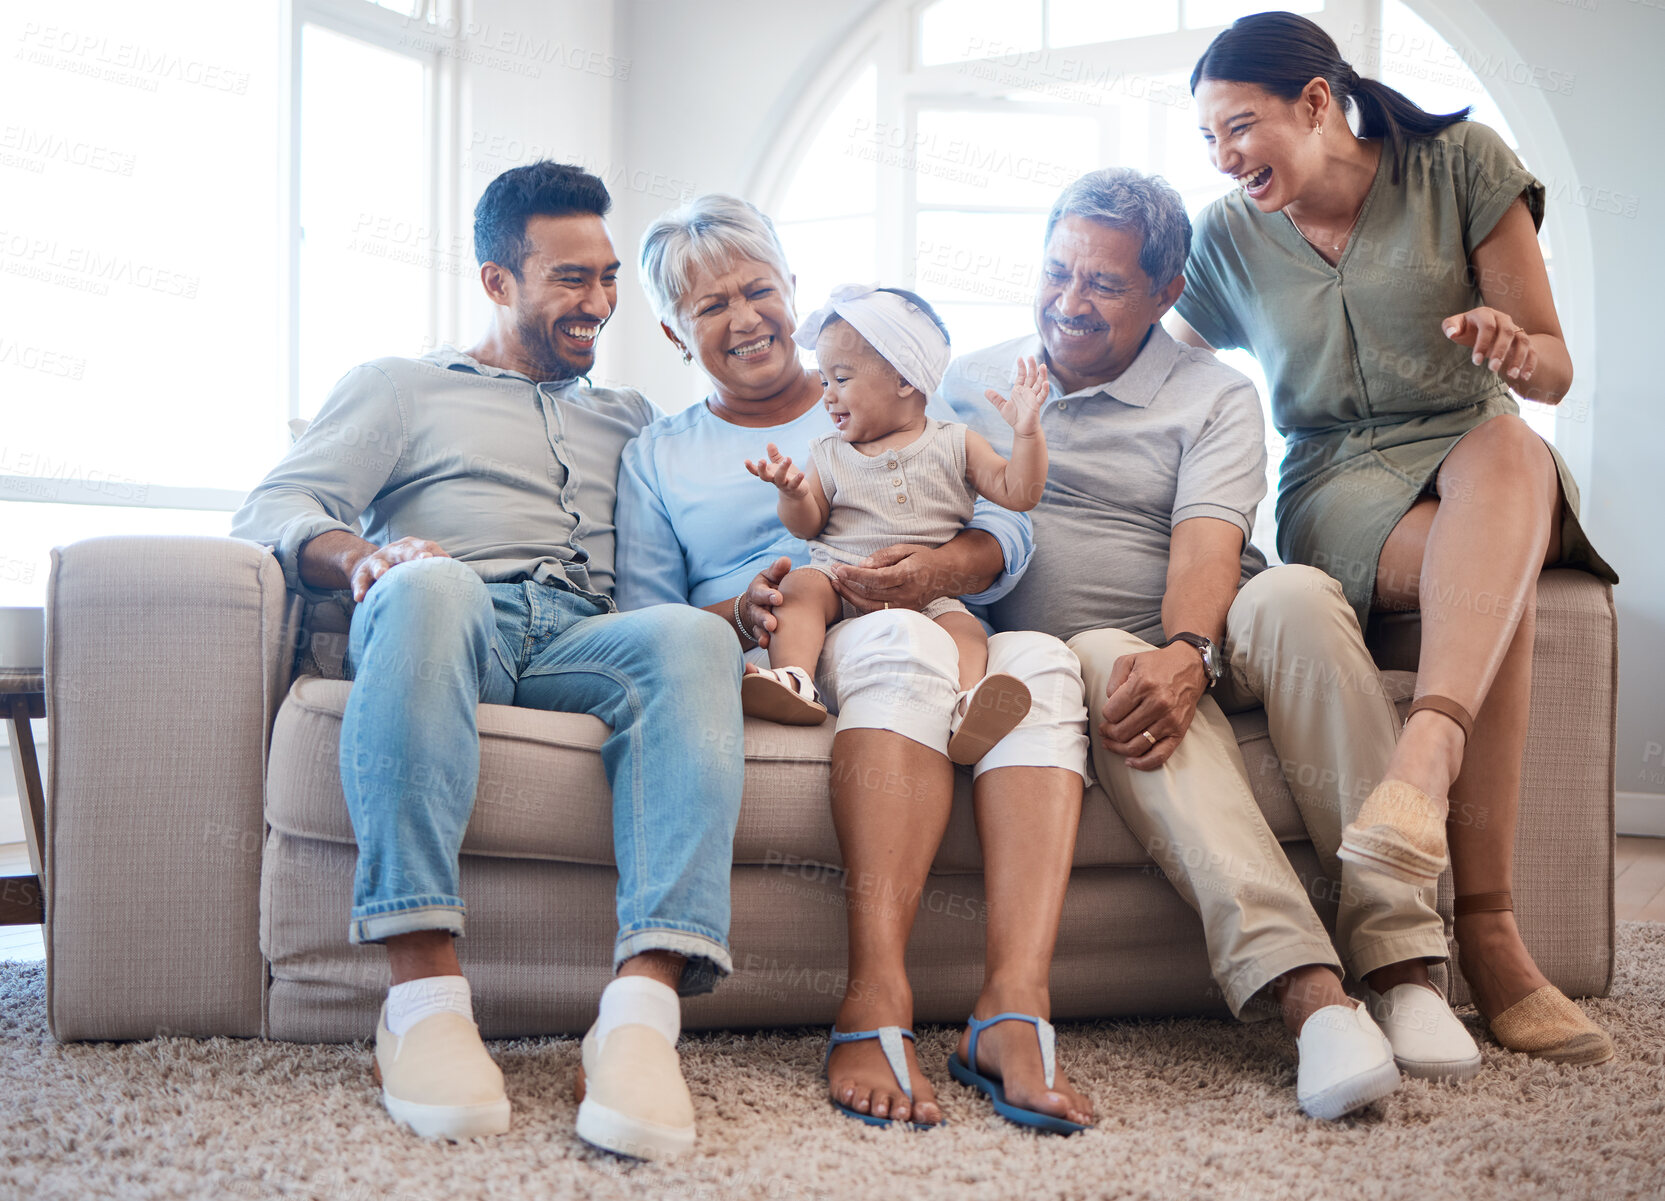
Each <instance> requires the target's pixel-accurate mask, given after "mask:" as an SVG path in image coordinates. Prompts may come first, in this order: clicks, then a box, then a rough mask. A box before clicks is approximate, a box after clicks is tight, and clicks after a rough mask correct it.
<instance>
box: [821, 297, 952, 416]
mask: <svg viewBox="0 0 1665 1201" xmlns="http://www.w3.org/2000/svg"><path fill="white" fill-rule="evenodd" d="M835 314H836V315H837V316H839V317H842V318H844V320H846V321H848V322H849V323H850V326H851V328H853V329H854V330H855V331H856V332H857V333H858V334H860V335H861V336H862V337H864V338H866V339H867V341H868V343H869V344H870V345H871V346H872V347H873V349H874V350H876V351H878V352H879V354H880V355H882V356H883V357H884V360H885V361H886V362H887V363H889V364H890V365H891V366H892V367H894V368H896V370H897V371H898V372H900V373H901V376H902V378H903V379H905V380H907V381H908V383H910V384H912V385H913V386H914V387H916V388H918V389H919V390H920V391H922V392H924V393H925V394H926V395H929V394H930V393H932V392H935V391H936V390H937V385H938V384H940V383H942V373H943V372H944V371H946V370H948V360H949V358H951V357H952V354H951V352H950V351H949V349H948V339H947V338H946V337H944V336H943V333H942V330H941V329H939V328H937V323H936V322H935V321H932V320H931V317H930V315H929V314H928V313H926V312H925V310H924V309H922V308H920V307H919V306H918V305H916V304H914V303H913V302H912V301H910V300H908V299H907V298H906V297H902V296H898V295H896V293H894V292H883V291H880V290H879V289H878V288H875V287H872V286H871V285H868V284H839V285H838V287H836V288H834V289H833V291H832V299H830V300H828V301H827V303H826V304H825V305H823V306H822V307H821V308H818V309H816V310H815V311H814V312H813V313H811V314H810V315H809V316H808V317H806V318H804V320H803V323H802V324H801V325H799V326H798V328H797V330H796V332H794V333H793V335H792V340H793V341H794V342H796V343H797V344H798V345H799V346H802V347H805V348H806V349H814V347H815V340H816V339H817V338H819V337H820V336H821V328H822V327H823V326H825V325H826V324H827V322H828V321H829V320H830V319H831V318H832V317H833V316H834V315H835Z"/></svg>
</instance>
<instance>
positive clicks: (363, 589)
mask: <svg viewBox="0 0 1665 1201" xmlns="http://www.w3.org/2000/svg"><path fill="white" fill-rule="evenodd" d="M366 545H368V544H366ZM450 557H451V556H450V555H449V554H447V553H446V551H445V548H444V547H443V546H441V545H440V544H439V543H437V542H429V541H428V540H427V539H426V538H400V539H399V540H398V541H397V542H389V543H388V544H387V545H386V546H378V547H374V548H373V549H372V550H370V551H369V553H367V554H364V555H363V556H361V557H360V558H359V559H358V561H357V562H355V563H353V564H351V565H350V567H349V568H348V580H349V582H350V585H351V587H352V590H353V600H354V601H362V600H363V599H364V598H365V596H366V595H367V594H368V593H369V591H370V589H371V587H372V586H373V585H374V584H375V582H376V581H377V580H379V579H381V578H382V576H384V575H386V574H387V573H388V571H389V569H391V568H393V567H396V566H398V565H399V564H400V563H408V562H410V561H411V560H413V559H449V558H450Z"/></svg>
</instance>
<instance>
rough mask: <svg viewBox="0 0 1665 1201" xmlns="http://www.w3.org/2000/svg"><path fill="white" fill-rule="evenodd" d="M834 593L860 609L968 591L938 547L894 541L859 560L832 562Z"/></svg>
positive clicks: (919, 605) (903, 605) (918, 605)
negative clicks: (856, 562)
mask: <svg viewBox="0 0 1665 1201" xmlns="http://www.w3.org/2000/svg"><path fill="white" fill-rule="evenodd" d="M832 569H833V573H834V574H835V575H836V576H837V577H838V578H837V579H835V580H834V581H833V587H834V588H835V589H836V590H837V591H838V595H840V596H842V597H843V598H844V599H845V600H847V601H849V602H850V604H851V606H852V607H854V608H855V609H856V610H858V611H859V612H862V613H872V612H874V611H875V610H878V609H885V608H890V609H923V608H924V607H925V606H926V605H928V604H930V603H931V602H932V601H934V600H936V599H937V598H938V597H943V596H959V595H960V594H961V593H962V592H969V591H971V590H972V589H971V588H970V587H968V586H967V585H968V581H965V580H962V579H960V578H959V573H957V572H954V571H951V570H949V569H948V568H947V567H946V566H945V565H944V560H943V558H942V557H941V556H940V555H939V553H938V548H936V547H931V546H918V545H916V544H914V543H910V542H898V543H897V544H896V545H895V546H887V547H885V548H884V549H883V550H880V551H875V552H874V553H873V554H871V555H868V556H867V558H866V559H864V560H863V561H862V562H861V564H859V565H853V564H849V563H834V564H832Z"/></svg>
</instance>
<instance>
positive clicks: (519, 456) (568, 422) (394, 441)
mask: <svg viewBox="0 0 1665 1201" xmlns="http://www.w3.org/2000/svg"><path fill="white" fill-rule="evenodd" d="M659 416H660V414H659V412H658V410H657V409H655V408H654V407H653V405H652V404H650V403H649V402H648V401H647V400H646V399H645V398H644V397H643V396H642V395H641V394H640V393H639V392H635V391H632V390H629V389H625V390H614V389H612V388H597V387H592V386H591V385H590V384H589V383H587V382H586V381H584V380H581V379H575V380H567V381H565V382H563V383H542V384H539V383H534V382H533V381H532V380H531V379H530V378H529V377H527V376H524V375H521V374H519V373H518V372H514V371H504V370H501V369H499V368H496V367H487V366H485V365H484V364H482V363H480V362H478V361H476V360H475V359H472V358H470V357H469V356H468V355H466V354H463V353H462V352H460V351H458V350H455V349H453V348H452V347H449V346H445V347H441V348H440V349H438V350H435V351H433V352H431V353H429V354H426V355H423V356H422V357H421V358H419V359H403V358H385V359H377V360H375V361H374V362H370V363H365V364H363V365H362V366H359V367H355V368H353V369H352V370H351V371H349V372H348V373H347V374H346V375H344V376H342V378H341V382H340V383H338V384H336V386H335V390H334V391H332V392H331V393H330V396H329V399H328V400H327V401H325V402H324V407H323V408H322V409H321V410H319V412H318V416H317V417H316V418H315V419H314V420H313V421H312V423H311V424H310V425H308V426H307V428H306V432H305V433H303V434H302V435H301V436H300V437H299V438H298V439H297V440H296V441H295V444H294V446H292V447H290V449H289V453H288V454H286V455H284V457H283V459H282V460H281V461H280V462H279V463H278V465H277V466H276V467H274V468H273V469H272V471H271V474H269V475H268V476H267V477H266V478H265V479H264V480H262V481H261V483H260V484H259V486H258V487H256V488H255V490H254V491H253V492H251V493H250V494H249V498H248V499H247V500H246V501H244V502H243V507H242V508H241V509H239V510H238V511H237V516H236V517H235V518H233V520H232V525H231V533H232V536H233V537H237V538H248V539H251V540H253V541H256V542H264V543H266V544H267V545H268V546H270V547H271V548H272V549H273V550H274V551H275V552H276V554H277V557H278V561H279V562H280V563H282V565H283V574H284V578H285V580H287V581H288V584H289V586H290V588H292V589H295V590H296V591H298V592H301V593H302V594H303V595H307V596H309V597H312V598H313V599H318V598H320V597H321V596H323V595H326V594H323V593H319V592H317V591H316V590H314V589H311V588H307V587H305V586H304V585H303V584H302V583H301V578H300V553H301V547H302V546H303V545H305V544H306V542H308V541H309V540H310V539H313V538H316V537H317V536H318V535H319V534H322V533H325V532H326V531H328V530H348V531H350V532H351V533H354V534H359V535H360V536H362V537H363V538H365V539H366V540H368V541H370V542H374V543H376V544H377V545H379V546H380V545H386V544H387V543H389V542H392V541H396V540H397V539H399V538H405V537H418V538H427V539H429V540H431V541H434V542H437V543H439V544H440V545H441V546H443V547H444V548H445V549H446V551H447V552H449V553H450V554H451V556H452V557H453V558H456V559H458V560H461V561H462V562H464V563H467V564H468V565H469V566H470V567H472V568H474V570H475V571H477V572H479V573H480V577H481V578H482V579H484V580H486V581H488V582H508V581H515V580H526V579H531V580H537V581H538V582H540V583H553V584H555V585H556V586H558V587H563V588H572V589H574V590H576V591H579V592H583V593H585V594H586V595H589V596H592V597H596V598H598V599H601V600H605V601H607V603H608V604H609V605H610V604H611V601H610V600H609V599H608V598H609V596H610V594H611V593H612V590H613V545H614V531H613V502H614V499H615V497H616V496H617V491H618V474H619V457H620V455H621V454H622V453H623V451H624V444H625V443H626V442H628V441H630V439H632V438H634V437H635V436H636V435H637V434H638V433H640V432H641V430H642V427H643V426H645V425H647V424H648V423H649V422H650V421H653V420H654V419H655V418H657V417H659Z"/></svg>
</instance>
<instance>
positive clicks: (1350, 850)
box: [1338, 692, 1474, 888]
mask: <svg viewBox="0 0 1665 1201" xmlns="http://www.w3.org/2000/svg"><path fill="white" fill-rule="evenodd" d="M1424 709H1426V710H1429V711H1430V712H1433V713H1439V714H1442V715H1444V716H1445V717H1449V718H1450V719H1451V720H1452V721H1454V722H1456V723H1457V725H1458V726H1459V727H1460V728H1461V729H1462V731H1463V742H1464V743H1465V744H1467V742H1468V738H1469V735H1470V734H1471V733H1473V731H1474V717H1473V716H1472V715H1471V714H1470V713H1469V711H1468V710H1467V709H1465V708H1463V706H1461V705H1459V704H1458V703H1457V702H1456V701H1454V700H1452V699H1451V698H1450V697H1448V696H1439V695H1437V694H1435V693H1432V692H1430V693H1428V694H1426V695H1424V696H1419V697H1417V698H1416V700H1415V701H1413V702H1411V711H1410V712H1409V713H1407V714H1406V715H1405V720H1406V721H1407V722H1409V721H1410V719H1411V718H1412V717H1413V716H1415V715H1416V714H1417V713H1418V712H1420V711H1422V710H1424ZM1450 809H1451V802H1450V801H1449V800H1448V799H1447V798H1445V797H1431V796H1429V795H1428V794H1427V793H1426V792H1423V791H1422V789H1420V788H1418V787H1416V786H1415V785H1414V784H1407V783H1406V782H1405V781H1404V780H1383V781H1382V782H1381V783H1380V784H1378V785H1376V787H1375V789H1374V790H1373V791H1372V792H1371V794H1370V795H1369V796H1368V797H1366V798H1365V802H1364V806H1363V807H1362V808H1361V809H1360V810H1359V815H1358V817H1357V818H1355V819H1354V820H1353V821H1351V822H1349V823H1348V825H1347V828H1346V829H1345V830H1343V831H1342V834H1341V850H1340V851H1339V852H1338V854H1339V855H1340V857H1341V858H1342V859H1345V860H1346V861H1347V862H1349V863H1356V864H1358V865H1359V866H1360V867H1367V868H1371V869H1373V870H1375V871H1379V872H1383V873H1385V874H1386V875H1389V876H1392V877H1393V878H1394V879H1396V880H1403V881H1404V882H1405V883H1407V884H1414V885H1416V886H1417V887H1418V888H1433V887H1434V886H1435V885H1436V884H1438V883H1439V878H1440V873H1441V872H1443V871H1444V870H1445V865H1446V863H1447V861H1448V860H1447V856H1446V846H1445V818H1446V814H1447V813H1449V812H1450Z"/></svg>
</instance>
